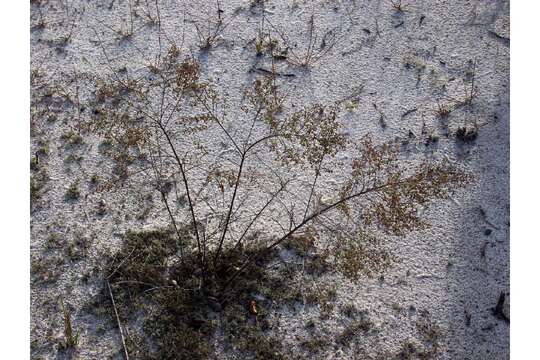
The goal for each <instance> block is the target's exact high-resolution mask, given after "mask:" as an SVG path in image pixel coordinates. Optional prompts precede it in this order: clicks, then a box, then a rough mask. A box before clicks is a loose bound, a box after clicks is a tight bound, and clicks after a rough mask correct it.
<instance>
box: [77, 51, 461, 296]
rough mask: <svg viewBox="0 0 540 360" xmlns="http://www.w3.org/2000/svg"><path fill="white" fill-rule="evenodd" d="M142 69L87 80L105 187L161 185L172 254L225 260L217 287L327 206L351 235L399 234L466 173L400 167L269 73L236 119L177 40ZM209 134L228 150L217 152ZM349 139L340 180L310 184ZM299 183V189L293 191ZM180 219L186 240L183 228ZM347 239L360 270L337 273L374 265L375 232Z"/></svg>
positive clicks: (346, 249) (344, 249) (336, 114)
mask: <svg viewBox="0 0 540 360" xmlns="http://www.w3.org/2000/svg"><path fill="white" fill-rule="evenodd" d="M146 71H147V74H146V75H145V76H139V77H138V78H137V79H135V78H132V77H130V76H128V75H127V74H118V73H115V74H111V76H110V78H109V79H102V80H100V81H98V82H97V83H96V87H95V93H94V98H93V101H92V104H91V107H92V108H93V111H92V114H93V115H92V116H91V119H90V120H89V121H88V123H87V129H89V130H91V131H93V132H94V133H97V134H99V135H101V136H103V137H104V138H105V139H106V140H107V141H108V142H109V143H110V144H111V149H112V150H111V151H110V153H111V154H112V156H113V160H114V161H115V162H116V164H117V167H116V173H115V174H113V175H114V176H113V177H112V178H111V179H110V180H109V181H108V182H105V184H107V185H108V186H109V188H113V187H114V186H115V184H121V183H123V182H124V181H128V180H129V179H130V178H132V177H136V176H137V175H138V176H142V178H143V179H145V181H146V183H147V184H148V183H150V184H151V186H152V187H153V189H155V191H157V192H159V194H160V197H161V199H162V202H163V206H164V209H165V210H166V211H167V214H168V216H169V219H170V221H171V226H172V227H173V228H174V230H175V233H176V234H177V237H178V247H179V253H180V254H181V258H183V259H184V260H185V258H186V257H187V255H186V254H189V253H192V252H193V251H194V252H195V254H196V256H195V258H196V259H197V263H198V264H199V265H198V266H200V267H201V269H202V272H201V274H202V275H201V276H202V277H203V278H207V277H212V276H213V275H212V274H213V272H214V271H218V270H219V269H221V270H220V271H222V270H223V269H222V267H223V266H225V267H226V269H225V272H226V273H227V274H228V276H227V281H225V282H224V284H223V287H227V286H229V285H230V284H231V283H232V280H233V279H235V278H236V277H237V276H238V275H239V274H241V273H242V272H243V271H245V270H246V269H247V268H248V267H250V266H252V265H254V264H255V263H256V261H257V259H258V258H260V257H262V256H264V255H265V254H266V253H267V252H269V251H271V250H272V249H273V248H275V247H277V246H278V245H281V244H283V242H284V241H286V240H289V239H292V238H294V237H295V236H296V235H301V234H302V232H303V231H305V230H306V229H307V228H308V227H311V226H314V227H315V228H321V229H324V226H327V227H328V225H324V223H325V222H328V221H330V222H332V221H334V220H335V219H333V218H332V213H334V210H338V209H339V210H340V211H341V212H342V213H343V214H345V215H346V216H347V218H348V219H349V220H348V221H347V225H346V226H344V227H341V228H340V227H339V226H338V227H335V229H337V230H338V231H341V232H342V233H344V234H345V233H348V235H349V237H350V234H351V233H352V234H354V233H356V234H358V233H360V234H367V233H368V232H370V231H376V230H377V229H379V230H382V231H383V232H388V233H391V234H396V235H403V234H405V233H407V232H409V231H413V230H416V229H419V228H422V227H424V226H425V225H426V224H425V222H424V221H423V219H422V218H421V217H420V215H419V211H418V210H419V209H420V208H421V207H422V206H425V205H427V203H428V202H430V201H431V200H434V199H440V198H444V197H446V196H447V195H448V194H449V193H450V191H452V190H453V189H455V188H457V187H461V186H463V185H465V184H466V183H467V182H469V181H470V180H471V179H470V177H469V176H468V175H467V174H465V173H464V172H462V171H461V170H460V169H459V168H458V167H455V166H454V165H452V164H449V163H444V162H443V163H422V164H421V165H419V166H414V167H413V166H407V164H405V163H404V162H403V161H401V160H400V159H399V147H398V146H397V144H394V143H387V144H382V145H376V144H374V143H373V141H372V139H371V138H370V137H368V136H367V137H365V138H363V139H362V140H361V141H360V143H359V144H352V143H351V141H350V139H348V138H347V136H346V135H345V134H344V132H343V130H342V125H341V123H340V107H339V106H338V104H318V103H314V104H311V105H307V106H305V107H304V108H300V109H297V108H293V107H291V106H290V103H291V101H290V99H288V97H287V96H285V95H284V94H283V92H282V89H281V88H280V86H279V84H278V81H277V77H276V76H275V75H270V76H266V77H263V78H260V79H257V80H255V81H254V83H253V84H252V85H251V86H250V87H249V88H248V89H247V90H246V92H245V94H244V98H243V101H242V104H240V105H239V106H238V109H239V111H240V115H239V116H241V118H243V120H242V121H238V120H236V119H235V121H233V120H232V119H230V118H228V117H227V115H226V112H225V111H224V108H225V103H226V101H225V100H226V99H223V98H222V97H221V96H220V94H219V93H218V91H217V90H216V89H215V88H214V86H213V85H212V84H211V83H210V82H207V81H204V80H202V78H201V76H200V71H199V66H198V64H197V62H196V61H195V60H193V59H192V58H189V57H185V58H182V56H181V54H180V51H179V49H178V48H177V47H176V46H175V45H174V44H172V45H171V46H170V48H169V51H168V54H167V55H166V56H164V57H163V59H162V61H161V63H160V64H159V66H152V67H148V68H147V69H146ZM237 116H238V115H237ZM240 125H241V126H240ZM235 126H237V127H236V128H234V127H235ZM216 141H218V142H221V143H222V144H223V146H224V147H225V149H226V150H225V151H224V150H223V148H221V149H220V148H219V147H218V149H216V146H215V143H216ZM351 148H352V149H356V150H355V151H356V152H357V154H358V155H357V156H356V157H354V158H353V159H352V160H351V163H350V169H349V170H346V171H343V172H338V173H339V174H340V177H341V180H340V181H341V183H342V185H341V189H335V190H334V193H331V192H328V191H325V189H324V188H323V187H322V186H320V185H319V184H320V183H321V182H322V181H324V180H327V179H329V178H331V177H333V176H336V170H338V169H336V166H335V162H334V161H335V160H334V159H335V157H336V155H337V154H340V153H343V152H344V151H347V150H350V149H351ZM300 175H302V176H300ZM300 178H305V179H307V180H305V179H302V180H300ZM150 179H151V181H150V182H149V181H148V180H150ZM180 184H181V185H180ZM107 185H106V186H107ZM172 186H174V187H176V191H178V188H179V189H180V192H181V193H183V195H182V196H183V197H184V198H185V200H186V203H187V208H186V213H185V216H184V217H179V216H177V215H176V214H177V212H178V209H177V208H172V207H173V205H174V204H173V203H171V201H170V200H169V197H170V192H171V189H172ZM302 191H305V192H304V193H305V197H304V198H303V197H301V196H300V197H298V196H295V194H298V193H300V192H302ZM325 192H326V194H324V193H325ZM324 197H326V199H325V200H324V201H323V200H322V199H323V198H324ZM255 199H259V200H258V202H255V201H254V200H255ZM248 202H249V203H250V204H249V206H248ZM258 203H260V204H261V206H260V207H259V208H255V207H254V205H255V204H258ZM353 203H359V206H356V205H355V206H351V204H353ZM353 209H354V210H353ZM359 209H361V210H359ZM334 217H335V216H334ZM184 224H187V225H188V227H189V228H190V229H191V230H190V233H189V237H190V239H191V240H186V238H185V234H181V231H180V228H181V227H182V226H183V225H184ZM321 224H323V225H321ZM333 225H335V223H333ZM269 227H270V228H274V227H275V229H276V230H271V231H268V229H269ZM279 231H281V232H282V234H281V235H278V234H277V233H276V232H279ZM261 233H267V235H266V236H265V238H264V239H261V238H258V237H260V235H258V234H261ZM254 238H257V239H256V241H253V240H252V239H254ZM352 239H353V240H349V241H348V242H344V243H343V244H342V246H341V247H336V249H338V248H339V249H340V250H339V251H341V252H340V253H339V255H338V256H339V258H340V259H341V261H342V262H347V261H351V262H352V261H353V260H354V259H356V261H357V262H359V261H363V262H364V264H363V265H361V266H363V267H364V268H361V267H360V268H354V266H353V267H350V268H348V267H347V264H344V265H343V266H342V268H343V269H344V270H345V271H344V272H346V273H348V274H349V275H351V276H355V275H356V274H358V272H364V273H369V272H370V271H372V270H375V269H368V268H367V267H368V266H369V264H370V262H369V260H368V261H366V258H365V257H366V256H367V255H366V251H367V248H366V246H368V245H369V244H370V243H371V244H372V245H373V244H375V243H374V242H373V241H367V240H366V239H373V238H372V237H369V236H368V235H362V236H360V237H354V236H353V237H352ZM261 242H262V244H264V245H263V246H260V244H261ZM255 243H257V244H258V246H259V248H258V250H257V251H255V252H252V253H251V255H250V256H249V257H247V258H246V259H245V261H243V262H242V264H240V266H237V267H236V270H234V269H233V268H232V267H229V265H227V264H223V263H221V261H220V260H221V256H222V254H223V251H224V249H225V248H227V249H229V248H231V247H234V248H243V247H248V248H250V247H251V248H252V246H253V244H255ZM336 251H337V250H336ZM371 254H373V255H374V256H375V257H378V258H381V256H382V257H383V258H386V260H381V262H380V264H381V267H384V266H383V265H382V264H385V263H387V262H388V260H389V258H388V257H387V256H386V255H384V254H382V253H377V251H375V252H371ZM379 255H380V256H379ZM353 258H354V259H353ZM362 259H363V260H362ZM371 264H373V266H374V268H377V266H378V265H377V264H375V263H371Z"/></svg>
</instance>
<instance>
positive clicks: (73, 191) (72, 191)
mask: <svg viewBox="0 0 540 360" xmlns="http://www.w3.org/2000/svg"><path fill="white" fill-rule="evenodd" d="M80 196H81V192H80V190H79V181H74V182H73V183H72V184H71V185H70V186H69V188H68V189H67V191H66V194H65V195H64V198H65V199H66V200H68V201H75V200H78V199H79V198H80Z"/></svg>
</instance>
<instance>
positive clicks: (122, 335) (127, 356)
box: [105, 280, 129, 360]
mask: <svg viewBox="0 0 540 360" xmlns="http://www.w3.org/2000/svg"><path fill="white" fill-rule="evenodd" d="M105 281H106V282H107V288H108V289H109V295H110V296H111V302H112V306H113V309H114V315H115V316H116V322H117V323H118V329H119V330H120V338H121V339H122V347H123V348H124V355H126V360H129V353H128V351H127V347H126V339H125V338H124V331H123V330H122V323H121V322H120V316H118V310H116V303H115V302H114V296H113V293H112V290H111V284H110V283H109V280H105Z"/></svg>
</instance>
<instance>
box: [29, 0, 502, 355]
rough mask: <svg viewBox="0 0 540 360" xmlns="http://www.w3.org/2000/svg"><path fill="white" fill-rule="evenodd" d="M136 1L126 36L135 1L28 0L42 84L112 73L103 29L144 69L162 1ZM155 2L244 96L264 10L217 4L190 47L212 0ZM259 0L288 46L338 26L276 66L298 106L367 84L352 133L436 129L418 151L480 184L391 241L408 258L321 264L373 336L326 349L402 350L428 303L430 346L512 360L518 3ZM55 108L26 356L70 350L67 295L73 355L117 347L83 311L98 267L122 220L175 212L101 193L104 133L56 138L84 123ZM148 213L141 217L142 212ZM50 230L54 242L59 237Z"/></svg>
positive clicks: (142, 197) (167, 27)
mask: <svg viewBox="0 0 540 360" xmlns="http://www.w3.org/2000/svg"><path fill="white" fill-rule="evenodd" d="M132 3H133V4H131V5H132V6H133V7H134V8H135V10H136V11H137V12H138V13H139V14H140V15H139V17H135V19H134V33H133V35H132V36H131V37H130V38H129V39H124V40H122V39H119V37H120V35H118V34H119V33H122V32H125V31H129V29H130V17H129V5H130V3H128V2H127V1H119V0H116V1H115V0H99V1H69V0H58V1H53V0H51V1H33V2H32V10H31V19H32V20H31V22H32V29H31V48H32V58H31V63H32V69H33V70H35V71H36V74H38V72H39V73H40V74H43V78H42V79H44V80H42V81H43V82H44V83H49V84H52V83H53V82H54V83H59V84H60V85H62V86H64V87H65V88H69V89H70V90H69V91H72V92H73V91H74V90H73V89H74V88H76V86H75V84H73V83H67V82H64V83H62V82H63V81H64V80H62V79H64V78H66V77H69V76H70V75H73V74H77V75H76V76H75V78H79V79H83V78H84V76H87V75H89V74H94V75H95V74H97V75H101V74H104V73H106V72H107V71H109V68H108V66H109V65H107V59H105V57H104V54H103V49H102V48H101V47H100V45H99V44H100V42H101V41H102V42H103V44H104V47H105V48H106V52H107V54H108V57H109V61H110V63H112V64H114V65H113V66H115V67H117V68H120V67H122V66H126V67H127V68H128V69H130V70H131V69H136V68H137V67H141V66H144V64H145V63H146V61H147V58H152V56H155V54H156V53H157V52H158V50H159V44H158V43H157V41H156V32H157V27H156V26H155V25H151V24H148V22H147V21H146V20H145V15H144V13H145V12H148V13H149V14H150V16H151V17H152V16H153V17H156V16H157V13H156V8H155V6H154V4H153V1H149V2H148V3H150V4H147V2H145V1H142V0H140V1H135V0H133V1H132ZM253 3H255V2H253ZM159 4H160V6H159V10H160V17H161V24H162V31H163V32H164V33H166V34H167V36H168V37H171V38H174V39H177V41H180V39H182V37H184V47H185V48H186V49H189V51H191V52H192V53H193V54H194V56H195V57H197V58H198V59H199V61H200V62H201V64H202V69H203V74H205V76H207V77H209V78H212V79H214V80H215V81H216V82H217V83H218V86H219V88H220V89H225V90H226V91H227V92H228V93H230V94H232V96H240V95H239V94H240V93H241V90H242V89H243V88H244V87H245V86H246V85H247V84H249V82H251V81H252V80H253V78H254V76H256V74H257V71H255V72H254V71H253V69H256V68H259V67H263V68H265V67H266V68H268V63H265V62H264V60H261V59H258V58H257V57H256V56H255V53H254V45H253V40H254V38H255V36H256V35H257V30H258V26H259V24H260V18H261V14H260V10H258V8H256V7H255V8H252V7H251V6H250V4H251V3H250V2H240V1H223V2H222V4H221V9H222V10H223V13H222V16H224V18H226V19H230V21H231V22H230V25H229V26H228V27H227V28H226V29H225V30H224V31H223V32H222V33H221V34H220V36H219V38H218V43H217V44H216V46H215V47H213V48H212V49H211V51H209V52H205V53H203V52H200V49H199V48H198V46H197V35H196V32H195V30H194V29H195V27H194V24H193V23H192V22H191V21H186V19H188V20H189V19H197V18H198V17H200V18H201V19H204V18H205V17H208V16H215V13H216V4H215V2H214V1H199V0H197V1H185V2H182V1H179V0H178V1H173V0H163V1H159ZM266 6H267V11H266V14H265V16H267V17H268V19H270V20H271V21H272V22H273V23H274V24H275V25H276V26H277V27H279V28H280V29H282V31H283V32H284V33H285V34H288V38H289V42H290V46H291V47H293V48H295V46H296V48H295V49H300V50H297V51H298V52H301V51H302V50H301V49H302V48H303V47H305V44H306V36H307V35H306V29H307V22H308V21H309V19H310V17H311V15H312V14H313V15H314V19H315V24H316V30H317V31H318V34H319V39H322V37H323V35H324V34H325V33H326V32H327V31H328V30H332V31H333V32H334V33H336V34H338V41H337V42H336V43H335V45H334V46H333V48H332V49H331V51H329V52H328V53H327V54H326V55H325V56H324V57H322V58H321V59H320V60H319V61H317V63H315V64H314V65H313V66H311V67H310V68H309V70H305V69H298V68H296V67H294V66H288V65H286V64H280V65H279V69H278V70H279V71H280V72H282V73H289V74H294V75H295V76H294V77H292V76H291V77H287V78H286V79H285V81H287V82H289V85H290V86H291V87H294V88H295V89H296V90H295V96H296V98H297V99H298V100H297V101H298V103H299V104H302V103H303V102H306V101H328V102H329V101H335V100H339V99H342V98H345V97H347V96H350V95H351V93H354V92H355V91H356V90H358V89H360V88H361V89H362V90H361V92H359V93H357V99H358V102H357V103H356V102H355V106H354V109H351V111H350V112H348V113H347V114H346V115H345V123H346V125H347V131H348V132H349V133H350V136H351V137H352V138H353V139H354V138H359V137H360V136H361V135H363V134H366V133H371V134H373V135H374V136H375V137H376V138H377V139H379V140H384V139H393V138H395V137H398V136H400V137H406V136H409V135H408V134H409V133H412V134H413V135H412V136H414V137H415V138H417V139H422V138H423V137H426V136H429V135H430V134H431V135H433V136H435V137H437V138H438V141H436V142H435V143H434V144H430V145H428V146H426V145H424V144H421V145H418V146H416V147H413V148H412V149H410V156H411V157H412V158H414V159H417V160H422V159H426V158H430V157H438V158H442V157H445V156H446V157H449V158H451V159H457V160H458V161H460V162H461V163H462V164H464V165H465V166H467V167H468V168H469V169H471V171H472V172H473V173H474V175H475V177H476V182H475V184H474V185H473V186H471V187H470V188H467V189H465V190H463V191H460V192H458V193H457V194H456V195H455V196H454V197H453V199H452V200H449V201H447V202H442V203H437V204H435V205H434V206H431V207H430V208H429V209H428V210H427V211H426V213H425V216H426V217H427V219H428V220H429V221H430V223H431V224H432V226H431V228H430V229H428V230H425V231H421V232H415V233H413V234H410V235H408V236H407V237H405V238H389V239H387V240H386V243H387V246H388V247H389V248H390V249H391V250H392V252H393V253H394V255H395V256H396V257H397V258H398V259H399V261H398V262H397V263H396V264H394V265H393V266H392V267H391V268H390V269H389V270H388V271H387V272H386V273H385V274H384V276H383V277H375V278H361V279H360V280H359V281H357V282H351V281H349V280H346V279H344V278H342V277H340V276H338V275H328V278H325V279H323V280H321V281H327V282H331V283H334V284H336V285H337V291H338V296H337V300H336V302H337V304H338V305H339V304H347V303H349V304H354V305H356V306H357V308H359V309H362V310H366V311H367V312H368V313H369V316H370V319H371V320H372V321H374V323H375V326H376V328H377V329H378V333H379V335H378V336H377V337H373V338H367V337H366V338H365V339H359V340H358V342H357V343H356V345H354V346H350V347H339V346H338V347H329V348H328V349H325V351H323V352H322V353H321V354H319V355H317V357H318V358H328V359H355V358H363V357H362V356H361V355H359V354H361V353H363V352H362V351H367V352H368V353H370V354H372V355H373V356H375V355H377V354H382V353H384V352H388V353H392V352H394V353H395V352H396V351H397V350H398V349H399V348H400V347H401V346H402V344H403V342H404V341H407V340H409V339H416V338H417V337H418V334H417V329H416V328H415V325H414V324H415V323H416V320H417V319H418V318H419V316H421V315H420V314H429V317H430V319H432V320H433V321H434V322H435V323H436V324H437V325H438V326H439V327H440V329H441V331H442V333H443V336H442V338H441V340H440V341H441V349H442V351H441V353H440V354H439V355H438V357H437V358H441V359H507V358H508V357H509V323H507V322H506V321H504V320H503V319H500V318H498V317H497V316H495V315H494V314H493V309H494V308H495V306H496V305H497V302H498V299H499V297H500V294H501V293H503V294H504V299H505V300H504V301H505V302H504V307H505V308H506V307H507V306H508V304H509V300H510V299H509V226H510V224H509V43H510V34H509V2H508V1H504V0H490V1H474V0H467V1H465V0H460V1H435V0H434V1H415V2H413V1H403V7H402V8H403V11H402V12H400V11H396V9H394V8H393V7H392V4H391V3H390V1H385V0H379V1H377V0H373V1H367V0H366V1H361V0H357V1H327V0H319V1H300V0H299V1H293V0H291V1H268V2H267V5H266ZM201 21H202V22H203V23H204V20H201ZM471 69H473V70H474V84H475V85H474V86H475V97H474V102H473V105H472V106H470V107H463V108H458V109H456V110H454V111H452V113H451V114H450V115H449V117H448V118H447V120H445V123H446V125H445V126H441V121H440V119H438V118H437V115H436V109H437V103H438V101H439V102H442V103H448V104H449V103H451V102H452V101H454V100H452V99H460V98H462V97H463V96H464V94H465V91H466V89H467V82H466V79H467V76H470V73H471ZM468 73H469V75H468ZM81 84H82V85H81V86H84V81H82V80H81ZM36 88H37V85H35V86H33V91H34V93H37V91H38V90H36ZM83 93H84V89H81V94H83ZM81 96H82V95H81ZM373 104H376V106H377V109H375V107H374V106H373ZM55 106H56V105H55V103H54V102H53V103H52V104H51V106H50V107H51V108H52V109H53V110H54V112H55V114H56V117H57V118H56V120H55V121H49V122H46V121H36V123H35V124H33V134H32V153H33V154H34V153H36V152H37V151H39V150H40V149H43V148H44V147H45V148H46V152H47V155H46V156H41V157H40V163H39V166H40V167H43V168H45V169H46V171H47V174H48V177H49V180H48V181H46V183H45V185H44V187H43V189H41V197H40V199H38V200H37V201H35V202H34V204H33V208H32V214H31V234H32V239H31V255H32V261H33V262H34V263H36V264H37V263H39V264H42V265H43V264H45V265H44V266H45V268H47V269H50V272H52V273H53V274H49V275H47V276H49V278H48V279H46V280H45V281H42V280H36V276H37V275H36V274H35V273H34V274H33V279H34V280H33V283H32V290H31V306H32V309H31V313H32V320H31V329H32V357H33V358H36V359H39V358H42V359H53V358H61V353H59V352H58V341H57V340H58V337H59V336H60V335H61V333H62V316H61V312H60V311H59V310H58V302H57V299H58V297H59V296H61V297H63V298H64V301H65V302H66V303H68V304H69V306H70V308H71V309H72V312H73V322H74V324H75V326H76V328H77V329H78V330H79V331H80V344H79V350H78V354H77V355H76V356H77V358H80V359H106V358H120V356H121V355H119V350H120V349H121V342H120V339H119V337H118V333H117V329H115V328H110V329H109V328H105V329H103V328H102V327H101V325H100V322H99V319H96V318H95V317H92V316H90V315H88V314H87V313H86V312H85V311H84V305H85V304H86V302H87V301H88V299H89V298H91V297H92V296H94V295H95V294H96V293H97V292H98V291H99V288H100V283H99V281H98V280H97V279H98V276H97V275H96V270H95V269H96V266H98V268H99V264H100V259H101V258H102V254H103V253H105V252H107V251H109V250H110V249H115V248H117V247H118V246H119V241H120V237H119V235H120V234H122V233H123V232H124V231H126V230H128V229H141V228H151V227H155V226H158V225H160V224H161V225H164V224H166V221H167V218H166V215H165V213H164V211H163V209H162V208H161V206H160V204H159V201H158V200H157V198H156V200H155V201H154V202H152V201H151V200H149V199H148V198H147V193H145V191H143V190H141V191H140V192H138V191H136V192H129V191H128V190H127V189H124V190H121V191H118V192H116V193H114V194H112V195H111V194H103V193H97V192H95V191H93V189H92V186H91V184H90V179H91V178H92V176H93V175H94V174H101V172H102V171H103V168H104V167H107V166H110V164H108V163H107V161H106V160H105V159H104V158H103V156H102V155H101V153H100V151H99V144H100V141H99V140H98V139H93V138H85V139H84V142H83V143H82V144H75V145H73V146H66V145H65V143H66V141H65V138H64V139H62V136H63V135H65V134H66V133H67V132H68V131H69V129H73V128H74V127H75V125H74V124H75V122H74V115H73V114H72V113H71V114H68V113H66V112H63V111H62V108H61V106H58V109H55ZM381 114H383V118H384V123H385V126H381V121H380V118H381ZM39 116H41V115H39ZM475 123H476V124H480V127H479V131H478V137H477V139H476V140H474V141H473V142H471V143H463V142H460V141H459V140H458V139H456V137H455V136H453V134H455V132H456V130H457V129H458V128H459V127H460V126H463V125H472V124H475ZM76 181H78V182H79V189H80V193H81V194H80V198H79V200H78V201H66V200H65V194H66V191H67V189H68V188H69V186H70V185H72V184H73V183H74V182H76ZM128 193H130V194H131V195H127V194H128ZM100 201H104V202H105V207H106V213H105V215H103V216H98V215H96V211H95V209H96V208H97V207H98V206H99V205H98V204H99V203H100ZM145 209H147V211H145ZM141 212H145V214H144V216H139V215H141ZM51 238H53V239H52V240H51ZM55 239H57V240H55ZM56 241H58V243H59V244H61V245H60V246H54V243H55V242H56ZM51 243H52V244H53V245H51ZM71 243H76V244H79V245H80V244H81V243H88V244H89V246H87V247H84V246H83V247H84V248H85V249H86V250H84V251H83V254H82V255H80V256H70V257H68V256H67V255H66V247H67V245H66V244H71ZM71 255H73V254H71ZM34 269H35V268H34ZM505 311H506V310H505ZM312 317H313V314H310V313H309V311H306V312H300V313H296V314H294V315H291V316H288V317H284V318H283V320H282V323H281V326H282V329H283V336H284V339H285V340H284V341H285V342H289V343H292V344H294V341H295V340H294V339H295V338H297V337H302V336H304V335H305V331H306V330H305V329H304V324H305V322H306V321H307V320H309V319H310V318H312ZM323 327H324V328H325V329H326V330H327V333H328V334H329V335H328V336H329V337H332V336H334V335H333V334H335V333H336V331H339V330H340V329H341V328H342V327H343V322H342V321H341V320H340V318H339V316H338V315H336V316H335V317H333V318H331V319H330V320H328V322H327V323H326V324H324V326H323ZM362 349H363V350H362ZM366 349H367V350H366Z"/></svg>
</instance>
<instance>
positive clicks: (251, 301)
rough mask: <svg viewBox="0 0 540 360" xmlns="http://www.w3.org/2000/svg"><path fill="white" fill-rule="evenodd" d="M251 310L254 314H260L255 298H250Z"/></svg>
mask: <svg viewBox="0 0 540 360" xmlns="http://www.w3.org/2000/svg"><path fill="white" fill-rule="evenodd" d="M249 312H250V313H251V314H253V315H257V314H258V311H257V303H256V302H255V300H250V301H249Z"/></svg>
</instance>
